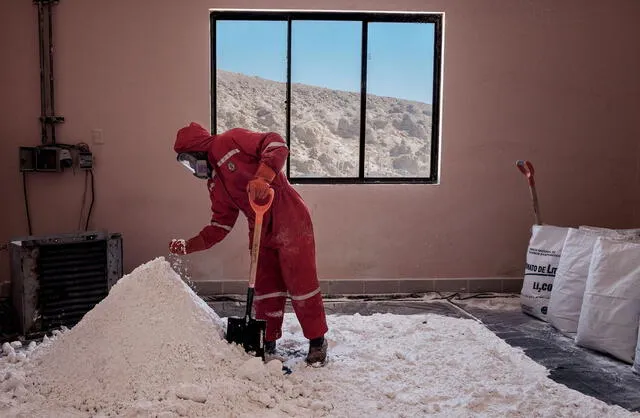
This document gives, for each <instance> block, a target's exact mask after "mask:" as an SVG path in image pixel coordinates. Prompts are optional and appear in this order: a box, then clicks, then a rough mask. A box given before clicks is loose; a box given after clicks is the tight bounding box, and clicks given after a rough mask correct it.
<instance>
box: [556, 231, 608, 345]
mask: <svg viewBox="0 0 640 418" xmlns="http://www.w3.org/2000/svg"><path fill="white" fill-rule="evenodd" d="M602 233H606V232H604V231H603V232H600V231H592V230H581V229H576V228H570V229H569V232H568V233H567V239H566V240H565V242H564V246H563V248H562V256H561V257H560V262H559V263H558V271H557V272H556V277H555V279H554V282H553V290H552V291H551V296H550V297H549V309H548V313H547V319H548V321H549V323H550V324H551V325H553V326H554V327H555V328H557V329H558V330H559V331H560V332H562V333H563V334H565V335H572V334H573V335H575V333H576V332H577V331H578V319H579V318H580V310H581V308H582V297H583V296H584V289H585V286H586V284H587V276H588V275H589V265H590V264H591V255H592V254H593V246H594V245H595V243H596V240H597V239H598V237H599V236H600V235H601V234H602Z"/></svg>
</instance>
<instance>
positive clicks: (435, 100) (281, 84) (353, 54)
mask: <svg viewBox="0 0 640 418" xmlns="http://www.w3.org/2000/svg"><path fill="white" fill-rule="evenodd" d="M211 28H212V33H211V45H212V69H211V71H212V86H213V88H212V92H211V95H212V119H213V120H212V122H213V123H212V126H214V127H215V130H216V132H221V131H224V130H227V129H231V128H234V127H244V128H248V129H252V130H256V131H262V132H266V131H275V132H278V133H279V134H281V135H282V136H283V137H284V138H285V139H286V140H287V143H288V145H289V150H290V153H289V158H288V161H287V165H286V167H285V170H286V174H287V176H288V177H289V179H290V181H291V182H292V183H437V181H438V157H439V154H438V152H439V140H440V135H439V133H440V111H439V109H440V83H441V69H440V63H441V58H442V56H441V55H442V15H441V14H409V13H401V14H397V13H355V12H348V13H339V12H286V11H284V12H275V11H274V12H267V11H212V12H211Z"/></svg>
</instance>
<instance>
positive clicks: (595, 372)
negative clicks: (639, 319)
mask: <svg viewBox="0 0 640 418" xmlns="http://www.w3.org/2000/svg"><path fill="white" fill-rule="evenodd" d="M206 299H207V298H205V300H206ZM223 299H224V298H223ZM229 299H232V298H229ZM469 301H470V299H467V300H455V299H451V300H448V299H442V300H426V299H396V300H393V299H392V300H385V299H384V298H378V300H367V299H365V298H362V299H360V300H346V299H340V300H332V299H325V310H326V312H327V314H336V315H353V314H355V313H359V314H360V315H371V314H374V313H393V314H398V315H412V314H425V313H431V314H438V315H446V316H451V317H457V318H470V319H475V320H479V321H481V322H482V323H483V324H484V325H485V326H486V327H487V328H488V329H490V330H491V331H493V332H494V333H495V334H496V335H497V336H498V337H500V338H502V339H503V340H504V341H505V342H507V343H508V344H509V345H511V346H513V347H519V348H522V349H523V350H524V352H525V354H527V356H529V357H530V358H531V359H533V360H534V361H536V362H537V363H539V364H541V365H543V366H545V367H546V368H547V369H548V370H549V371H550V373H549V377H550V378H551V379H553V380H554V381H556V382H558V383H561V384H564V385H566V386H567V387H569V388H571V389H574V390H576V391H579V392H581V393H584V394H585V395H589V396H593V397H594V398H597V399H600V400H602V401H604V402H606V403H608V404H615V405H619V406H621V407H623V408H626V409H628V410H631V411H640V376H638V375H637V374H635V373H633V371H632V370H631V366H630V365H629V364H626V363H623V362H621V361H618V360H616V359H614V358H612V357H609V356H607V355H604V354H600V353H597V352H594V351H592V350H589V349H585V348H582V347H578V346H577V345H576V344H575V343H574V342H573V340H572V339H570V338H568V337H565V336H564V335H562V334H560V333H559V332H558V331H556V330H555V329H554V328H553V327H552V326H551V325H549V324H548V323H546V322H543V321H540V320H538V319H536V318H534V317H531V316H529V315H526V314H524V313H522V312H521V311H520V310H519V309H513V308H505V309H500V308H496V307H492V308H485V307H483V306H482V301H481V300H478V299H475V300H473V303H470V302H469ZM207 303H208V304H209V305H210V306H211V307H212V308H213V309H214V310H215V311H216V312H217V313H218V315H220V316H222V317H228V316H243V315H244V310H245V305H244V302H243V301H241V298H239V301H233V300H211V299H209V300H207ZM286 311H287V312H292V309H291V304H290V303H289V302H287V309H286Z"/></svg>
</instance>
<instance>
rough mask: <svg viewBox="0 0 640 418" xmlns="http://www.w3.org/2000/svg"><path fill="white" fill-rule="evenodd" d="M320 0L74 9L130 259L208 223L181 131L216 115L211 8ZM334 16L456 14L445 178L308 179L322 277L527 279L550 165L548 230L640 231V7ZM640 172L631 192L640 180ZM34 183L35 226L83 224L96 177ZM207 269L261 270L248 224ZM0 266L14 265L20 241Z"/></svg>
mask: <svg viewBox="0 0 640 418" xmlns="http://www.w3.org/2000/svg"><path fill="white" fill-rule="evenodd" d="M305 3H306V2H303V1H272V2H258V1H237V2H232V1H228V2H220V3H216V2H215V1H211V0H208V1H205V0H200V1H189V2H185V1H178V0H163V1H150V0H148V1H135V2H131V1H124V0H110V1H103V2H93V1H85V0H65V1H63V2H60V4H59V5H58V6H57V7H56V9H55V11H56V18H55V24H56V28H55V29H56V33H55V37H56V45H57V47H56V69H55V70H56V77H57V81H56V92H57V107H58V111H59V113H60V114H62V115H64V116H65V118H66V120H67V122H66V123H65V124H64V125H63V126H62V127H61V128H60V129H59V134H60V137H61V140H63V141H64V142H77V141H90V140H91V138H90V132H91V129H93V128H101V129H103V131H104V137H105V144H104V145H93V150H94V152H95V155H96V169H95V173H96V187H97V206H96V208H95V217H94V218H93V222H92V225H93V227H96V228H107V229H108V230H110V231H114V232H122V233H123V234H124V242H125V251H126V257H125V261H126V266H125V267H126V269H127V270H130V269H132V268H133V267H135V266H136V265H138V264H140V263H142V262H145V261H147V260H149V259H151V258H153V257H156V256H159V255H166V247H167V242H168V241H169V239H170V238H172V237H188V236H189V235H190V234H193V233H196V232H197V231H198V230H199V229H200V227H201V226H203V225H204V224H205V223H207V221H208V218H209V202H208V197H207V194H206V192H205V189H204V185H203V184H200V183H198V182H196V181H194V179H193V178H191V177H190V176H188V175H185V173H184V172H183V170H182V169H181V168H180V167H179V166H178V165H177V164H176V163H175V159H174V158H175V157H174V154H173V153H172V150H171V148H172V143H173V140H174V136H175V132H176V130H177V129H178V128H180V127H181V126H183V125H184V124H186V123H188V122H189V121H191V120H196V121H200V122H201V123H204V124H206V125H207V126H208V120H209V112H210V109H209V91H208V87H209V71H210V69H209V17H208V8H209V7H235V8H250V7H257V8H300V7H304V4H305ZM315 7H316V8H323V9H338V8H342V9H358V8H362V7H364V8H365V9H368V10H371V9H375V8H380V9H387V10H427V11H444V12H445V13H446V18H445V26H446V32H445V55H444V63H445V69H444V120H443V130H442V137H443V139H442V147H441V148H442V173H441V184H440V185H400V186H397V185H366V186H350V185H346V186H328V185H322V186H321V185H314V186H312V185H308V186H298V190H299V191H300V192H301V193H302V195H303V196H304V198H305V199H306V200H307V202H308V204H309V206H310V208H311V210H312V212H313V217H314V220H315V229H316V231H317V243H318V264H319V271H320V275H321V278H324V279H338V278H339V279H344V278H347V279H348V278H403V277H415V278H444V277H497V276H518V275H520V274H521V271H522V263H523V257H524V251H525V248H526V245H527V241H528V233H529V232H528V228H529V226H530V224H531V222H532V215H531V210H530V205H529V195H528V191H527V189H526V183H525V180H524V178H523V177H521V175H519V174H518V172H517V170H516V168H515V167H514V161H515V160H516V159H519V158H528V159H530V160H532V161H533V162H534V164H535V165H536V169H537V172H538V175H537V178H538V186H539V197H540V204H541V210H542V215H543V217H544V220H545V221H546V222H548V223H553V224H560V225H578V224H593V225H603V226H609V227H631V226H639V225H640V212H639V211H638V209H637V208H638V206H640V199H639V198H638V195H639V194H638V190H639V188H638V183H640V180H638V179H639V178H640V177H639V176H640V169H639V168H638V166H639V163H640V161H639V160H638V145H637V144H638V140H639V138H640V124H638V122H637V121H638V119H637V115H638V112H639V111H640V76H639V74H640V52H639V51H640V50H639V49H638V39H640V29H638V26H637V21H638V20H639V19H640V2H638V1H637V0H626V1H625V0H617V1H614V2H610V3H608V6H607V7H603V3H602V2H601V1H595V0H589V1H586V0H571V1H569V0H567V1H563V2H558V1H557V0H539V1H535V2H532V1H513V0H484V1H482V2H480V1H477V0H459V1H455V2H452V1H445V0H437V1H436V0H432V1H424V0H404V1H401V0H397V1H392V2H389V1H388V0H386V1H382V0H380V1H378V2H377V7H376V3H374V2H370V1H369V2H360V3H358V2H356V1H347V2H345V1H344V0H341V1H338V0H334V1H324V2H321V3H317V2H316V3H315ZM0 12H1V13H0V47H1V49H0V51H1V52H0V54H1V55H0V56H1V57H2V65H1V66H0V71H1V72H2V73H1V77H0V82H1V83H2V85H1V89H0V91H1V94H0V144H1V147H2V148H1V149H0V151H1V152H0V155H1V158H2V164H0V179H2V180H1V181H2V183H1V184H2V190H1V193H2V196H3V198H2V213H3V215H4V216H3V218H2V219H3V220H2V223H1V224H0V241H2V242H6V241H7V240H9V239H10V238H12V237H15V236H21V235H24V234H25V233H26V221H25V215H24V208H23V203H22V192H21V181H20V177H19V173H18V169H17V158H16V156H17V147H18V146H19V145H36V144H37V143H38V141H39V125H38V121H37V117H38V115H39V85H38V52H37V37H36V36H37V27H36V14H35V9H34V6H33V5H32V3H31V2H29V1H26V0H24V1H11V2H3V5H2V7H1V10H0ZM633 178H635V179H636V182H635V183H636V184H635V185H633V184H632V182H631V181H630V179H633ZM29 180H30V181H29V182H30V185H29V187H30V194H31V204H32V216H33V225H34V228H35V232H36V233H37V234H46V233H56V232H68V231H72V230H74V229H75V228H76V227H77V220H78V215H79V210H80V199H81V191H82V184H83V178H82V176H80V175H76V176H74V175H73V174H70V173H66V174H63V175H44V174H43V175H37V176H32V177H30V179H29ZM190 259H191V260H192V262H193V265H192V272H193V274H194V276H195V278H196V279H198V278H205V277H206V278H209V279H243V278H245V277H246V275H247V270H248V254H247V228H246V221H245V220H244V219H242V218H240V219H239V221H238V225H237V228H236V229H235V230H234V231H233V232H232V233H231V235H230V236H229V237H228V238H227V239H226V240H225V241H224V242H223V243H221V244H219V245H218V246H217V247H215V248H214V249H213V250H211V251H210V252H207V253H205V254H198V255H194V256H192V257H190ZM0 263H1V264H0V277H2V278H5V279H6V278H7V277H8V268H7V257H6V253H1V255H0Z"/></svg>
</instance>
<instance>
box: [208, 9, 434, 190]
mask: <svg viewBox="0 0 640 418" xmlns="http://www.w3.org/2000/svg"><path fill="white" fill-rule="evenodd" d="M443 17H444V14H443V13H422V12H416V13H404V12H403V13H395V12H340V11H335V12H333V11H332V12H325V11H275V10H274V11H271V10H222V9H221V10H211V11H210V35H211V40H210V48H211V86H210V92H211V127H212V132H213V133H214V134H215V133H217V108H216V105H217V103H216V102H217V91H216V86H217V66H216V58H217V48H216V22H217V21H228V20H245V21H249V20H268V21H283V22H286V23H287V54H286V58H287V64H286V65H287V80H286V82H285V83H286V99H285V100H286V101H285V105H286V106H285V108H286V110H285V112H286V122H285V123H286V128H285V131H286V132H284V135H283V136H284V137H285V140H286V142H287V146H288V147H289V149H291V148H290V147H291V142H290V141H291V28H292V21H295V20H330V21H355V22H361V23H362V50H361V79H360V138H359V145H360V149H359V160H358V164H359V166H358V176H357V177H293V178H292V177H291V173H290V167H291V161H290V160H291V153H289V156H288V157H287V165H286V176H287V178H288V179H289V181H290V182H291V183H293V184H369V183H375V184H415V183H418V184H438V183H439V178H438V174H439V166H440V161H439V156H440V132H441V120H440V119H441V115H440V113H441V102H440V101H441V87H442V38H443V33H442V31H443ZM394 22H395V23H432V24H434V26H435V27H434V56H433V95H432V104H431V110H432V113H431V124H432V126H431V153H430V173H429V176H427V177H366V176H365V163H366V160H365V149H366V144H365V141H366V135H365V129H366V122H367V121H366V113H367V107H366V100H367V52H368V51H367V47H368V24H369V23H394Z"/></svg>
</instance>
